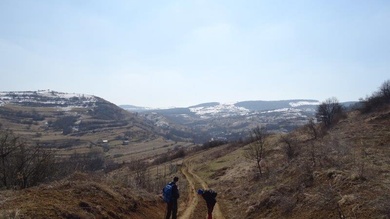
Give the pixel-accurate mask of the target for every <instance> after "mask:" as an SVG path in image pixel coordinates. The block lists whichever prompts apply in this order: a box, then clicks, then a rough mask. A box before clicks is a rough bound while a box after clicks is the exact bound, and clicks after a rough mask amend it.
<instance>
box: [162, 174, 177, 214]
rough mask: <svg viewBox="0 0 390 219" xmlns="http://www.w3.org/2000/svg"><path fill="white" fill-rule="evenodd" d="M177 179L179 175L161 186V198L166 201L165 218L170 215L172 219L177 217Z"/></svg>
mask: <svg viewBox="0 0 390 219" xmlns="http://www.w3.org/2000/svg"><path fill="white" fill-rule="evenodd" d="M177 181H179V177H177V176H175V177H173V181H172V182H170V183H168V184H167V185H166V186H165V187H164V188H163V198H164V201H165V202H166V203H167V214H166V217H165V219H169V218H170V217H171V215H172V219H176V218H177V199H178V198H179V197H180V194H179V189H178V188H177V185H176V183H177Z"/></svg>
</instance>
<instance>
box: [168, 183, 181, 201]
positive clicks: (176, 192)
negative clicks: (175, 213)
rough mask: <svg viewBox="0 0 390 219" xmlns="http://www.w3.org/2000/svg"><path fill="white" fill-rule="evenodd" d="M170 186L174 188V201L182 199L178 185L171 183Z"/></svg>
mask: <svg viewBox="0 0 390 219" xmlns="http://www.w3.org/2000/svg"><path fill="white" fill-rule="evenodd" d="M169 184H171V185H173V186H172V200H173V201H177V199H178V198H180V194H179V189H178V188H177V185H176V183H175V182H170V183H169Z"/></svg>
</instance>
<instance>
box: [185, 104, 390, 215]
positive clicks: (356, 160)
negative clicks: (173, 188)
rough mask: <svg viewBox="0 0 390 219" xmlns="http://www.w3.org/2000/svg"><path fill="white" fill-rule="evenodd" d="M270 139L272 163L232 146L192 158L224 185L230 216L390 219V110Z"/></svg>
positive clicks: (213, 183)
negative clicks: (259, 164) (318, 133)
mask: <svg viewBox="0 0 390 219" xmlns="http://www.w3.org/2000/svg"><path fill="white" fill-rule="evenodd" d="M288 137H289V138H290V140H291V141H290V143H291V146H292V148H293V150H294V155H293V156H292V157H291V159H288V156H287V153H286V146H287V145H286V144H285V143H283V141H281V140H280V136H278V135H276V136H275V135H274V136H272V137H270V138H268V140H267V144H266V147H265V154H264V157H265V161H266V164H267V165H266V166H264V167H263V174H262V176H260V177H259V176H258V174H257V170H256V163H255V162H254V161H251V160H248V159H245V158H244V157H243V154H244V152H245V151H246V150H248V148H247V147H246V146H245V147H241V148H239V149H234V148H235V146H234V145H233V146H232V145H226V146H223V147H220V148H219V149H218V150H214V151H213V152H212V153H202V155H201V156H199V157H198V159H194V158H192V159H191V166H192V168H194V172H195V173H196V174H197V175H199V176H200V177H201V178H203V179H204V180H205V182H207V184H208V186H209V187H211V188H213V189H215V190H217V191H219V195H218V202H219V205H220V207H221V210H222V212H223V213H224V215H225V217H226V218H232V219H233V218H234V219H236V218H243V219H244V218H245V219H247V218H389V217H390V207H389V205H388V204H389V203H390V195H389V194H390V108H388V109H387V110H384V111H381V112H376V113H371V114H364V115H362V114H360V113H359V112H351V113H349V114H348V116H347V118H345V119H343V120H341V121H340V122H339V123H338V124H337V125H336V126H334V127H333V128H332V129H330V130H329V131H328V132H327V133H325V134H324V135H323V136H322V137H321V138H318V139H314V138H313V136H312V135H311V134H310V132H308V130H306V129H305V128H301V129H298V130H296V131H294V132H292V133H291V134H290V135H289V136H288Z"/></svg>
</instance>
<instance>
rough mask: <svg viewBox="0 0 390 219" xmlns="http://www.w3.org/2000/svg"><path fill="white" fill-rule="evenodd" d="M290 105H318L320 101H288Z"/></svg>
mask: <svg viewBox="0 0 390 219" xmlns="http://www.w3.org/2000/svg"><path fill="white" fill-rule="evenodd" d="M289 104H290V106H291V107H299V106H308V105H313V106H314V105H320V102H318V101H313V102H311V101H298V102H290V103H289Z"/></svg>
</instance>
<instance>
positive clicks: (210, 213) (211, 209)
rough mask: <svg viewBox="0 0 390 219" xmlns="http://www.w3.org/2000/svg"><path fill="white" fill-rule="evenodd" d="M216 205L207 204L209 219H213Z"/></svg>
mask: <svg viewBox="0 0 390 219" xmlns="http://www.w3.org/2000/svg"><path fill="white" fill-rule="evenodd" d="M214 205H215V203H207V216H208V218H207V219H212V218H213V209H214Z"/></svg>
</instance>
